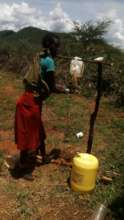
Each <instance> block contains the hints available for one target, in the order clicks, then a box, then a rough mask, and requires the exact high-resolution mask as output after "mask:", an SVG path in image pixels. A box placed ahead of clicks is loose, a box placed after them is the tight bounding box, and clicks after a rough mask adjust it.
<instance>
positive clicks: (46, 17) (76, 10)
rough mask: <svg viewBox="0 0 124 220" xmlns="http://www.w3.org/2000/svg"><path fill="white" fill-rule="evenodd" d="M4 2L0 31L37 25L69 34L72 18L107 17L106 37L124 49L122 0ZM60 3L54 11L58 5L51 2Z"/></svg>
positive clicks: (0, 6) (0, 16)
mask: <svg viewBox="0 0 124 220" xmlns="http://www.w3.org/2000/svg"><path fill="white" fill-rule="evenodd" d="M2 1H3V0H1V3H0V9H1V10H0V30H5V29H12V30H16V31H17V30H19V29H21V28H23V27H27V26H34V27H38V28H41V29H45V30H51V31H57V32H69V31H71V30H72V29H73V22H72V18H74V20H76V19H78V20H79V21H80V22H82V21H83V22H84V23H85V22H86V21H87V20H93V21H95V20H97V19H102V20H103V19H104V18H105V16H106V18H108V19H110V20H112V24H111V25H110V27H109V29H108V33H107V35H106V38H107V40H108V41H109V42H110V43H113V44H115V45H117V46H120V47H121V48H124V22H123V20H124V13H123V5H124V3H123V2H122V1H121V0H120V1H119V0H118V1H117V0H109V1H108V0H104V3H103V2H102V4H101V2H100V0H96V1H94V0H86V1H82V0H79V2H78V3H77V1H75V0H70V1H69V0H68V1H67V0H66V1H65V0H51V1H48V0H47V1H48V2H47V1H46V0H36V1H33V0H30V1H29V0H24V1H25V2H24V1H20V0H14V1H15V2H17V3H13V0H5V1H6V3H5V1H4V2H3V3H2ZM26 1H27V2H26ZM58 1H59V2H61V4H60V3H57V4H56V6H55V7H54V9H53V10H51V9H50V8H51V7H53V6H54V4H51V7H50V3H53V2H58ZM29 2H30V4H29ZM38 2H39V3H38ZM37 3H38V4H37ZM48 3H49V4H48ZM62 6H63V7H62ZM63 8H64V9H63ZM50 10H51V11H50ZM49 11H50V12H49ZM46 12H47V13H46ZM70 15H71V18H70Z"/></svg>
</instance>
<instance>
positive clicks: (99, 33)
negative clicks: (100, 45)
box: [75, 21, 110, 44]
mask: <svg viewBox="0 0 124 220" xmlns="http://www.w3.org/2000/svg"><path fill="white" fill-rule="evenodd" d="M109 24H110V21H102V22H100V21H98V22H96V23H95V24H93V23H92V22H91V21H88V22H87V23H85V24H83V25H81V27H80V26H79V24H77V23H75V30H76V34H77V36H79V39H80V41H81V42H82V43H84V44H86V43H89V42H94V43H96V42H98V41H100V40H101V41H103V35H104V34H105V33H106V32H107V28H108V26H109Z"/></svg>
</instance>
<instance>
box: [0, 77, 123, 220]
mask: <svg viewBox="0 0 124 220" xmlns="http://www.w3.org/2000/svg"><path fill="white" fill-rule="evenodd" d="M0 77H1V79H3V81H1V83H0V94H1V95H0V102H1V103H2V110H1V115H0V117H1V120H0V151H2V152H3V153H4V158H5V157H6V156H7V155H15V154H18V153H19V152H18V151H17V148H16V145H15V143H14V129H13V123H14V111H15V103H16V99H17V97H18V96H19V95H20V94H21V92H22V87H21V86H20V88H18V85H19V84H20V85H21V83H22V81H21V79H16V76H14V75H12V77H11V80H10V81H8V75H7V74H5V76H4V74H3V73H1V75H0ZM6 82H7V83H6ZM81 100H82V97H78V96H77V97H76V102H77V103H80V102H81ZM58 101H59V99H58ZM85 102H86V108H85V109H84V110H83V111H85V112H87V115H88V116H87V117H85V118H86V120H89V114H90V113H91V112H92V109H93V107H94V101H91V102H89V101H87V100H86V99H85ZM73 107H74V106H73ZM71 109H72V110H73V108H71ZM44 112H45V113H44ZM103 113H104V119H103V118H102V115H103ZM111 114H112V113H111ZM113 114H114V113H113ZM117 115H118V117H122V116H124V114H123V113H116V116H117ZM42 116H43V121H44V124H45V129H46V133H47V135H48V136H47V141H46V145H47V154H50V153H51V152H54V154H57V157H58V161H57V162H56V163H48V164H45V165H42V164H37V166H36V167H35V170H34V172H33V175H34V181H31V182H30V181H27V180H25V179H23V178H21V177H19V176H18V175H17V174H18V173H13V172H11V171H10V170H8V169H7V167H6V166H5V164H4V163H3V164H2V166H1V168H0V220H15V219H16V220H23V219H26V220H28V219H29V220H77V219H78V220H85V219H86V220H90V217H91V214H92V212H93V208H92V207H91V206H90V200H91V197H92V194H93V192H91V193H79V192H73V191H72V190H71V187H70V182H69V178H70V173H71V163H70V162H71V159H72V158H73V156H74V155H75V154H76V152H80V151H81V150H83V151H85V150H86V149H85V148H84V146H86V144H87V136H88V128H87V129H86V130H85V135H84V137H83V139H80V140H78V141H77V140H76V141H75V139H74V140H73V141H72V142H70V141H69V140H68V136H67V137H66V138H65V134H66V133H67V132H68V131H71V129H72V128H71V126H70V127H69V128H68V130H67V129H66V130H64V129H63V128H62V123H65V124H66V125H67V127H68V124H69V123H71V118H69V117H68V116H67V115H66V117H63V116H62V117H61V119H59V117H57V116H56V114H55V112H54V111H53V108H52V105H51V107H50V106H49V105H47V104H44V110H43V115H42ZM100 117H101V123H103V124H104V123H110V122H111V117H109V116H108V112H104V108H102V109H101V110H100V112H99V118H100ZM85 118H84V120H85ZM56 125H57V126H58V127H57V126H56ZM78 126H79V125H78V124H77V127H78ZM69 129H70V130H69ZM96 131H97V128H96ZM74 132H75V130H74ZM113 136H114V135H113ZM99 138H100V141H99V139H98V143H96V150H97V146H99V150H98V151H99V152H102V151H103V150H104V148H105V147H106V146H107V143H106V142H105V139H104V137H102V138H101V136H99ZM82 142H83V144H82ZM99 142H100V144H99ZM61 158H63V159H64V162H63V160H61Z"/></svg>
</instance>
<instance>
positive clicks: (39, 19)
mask: <svg viewBox="0 0 124 220" xmlns="http://www.w3.org/2000/svg"><path fill="white" fill-rule="evenodd" d="M0 8H1V13H0V30H4V29H13V30H16V31H17V30H19V29H20V28H23V27H26V26H35V27H39V28H41V29H46V30H53V31H58V32H59V31H60V32H68V31H71V30H72V28H73V22H72V21H71V19H70V18H69V16H68V15H67V14H66V13H65V12H64V11H63V10H62V8H61V5H60V4H59V3H58V4H57V6H56V7H55V9H54V10H53V11H51V12H50V13H49V14H48V15H47V16H43V14H42V11H41V10H38V9H36V8H33V7H31V6H30V5H29V4H28V3H25V2H22V3H20V4H17V3H13V4H11V5H10V4H6V3H0Z"/></svg>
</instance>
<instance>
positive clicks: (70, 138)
mask: <svg viewBox="0 0 124 220" xmlns="http://www.w3.org/2000/svg"><path fill="white" fill-rule="evenodd" d="M8 79H9V78H8V75H7V74H5V77H4V79H3V81H2V82H0V85H1V88H2V91H3V88H4V86H5V85H6V81H8ZM11 83H12V87H13V88H14V91H15V95H13V96H12V95H9V94H7V95H4V93H3V92H2V96H1V97H0V99H1V103H2V105H1V106H2V108H1V109H0V128H1V129H2V130H6V131H10V130H11V129H13V123H14V111H15V101H16V98H17V97H18V96H19V95H20V93H21V92H22V86H21V79H20V78H17V79H16V76H14V75H12V78H11ZM93 110H94V99H86V98H84V97H83V96H77V95H73V94H69V95H65V94H53V95H51V96H50V97H49V98H48V99H47V100H46V102H45V103H44V107H43V117H44V116H45V128H46V130H47V140H46V144H47V150H48V152H49V151H50V150H52V149H55V148H56V149H60V150H61V151H64V152H65V153H67V152H69V155H70V158H71V155H73V153H75V152H77V151H85V150H86V146H87V139H88V130H89V119H90V114H91V113H92V111H93ZM43 120H44V118H43ZM79 131H83V133H84V136H83V138H81V139H77V138H76V133H77V132H79ZM71 151H72V154H71ZM92 152H93V153H94V154H95V155H96V156H97V158H98V159H99V162H100V167H99V173H100V175H104V174H105V175H106V172H107V171H109V172H110V174H112V172H117V173H119V174H120V175H119V176H115V177H112V183H109V184H103V182H101V179H100V176H98V177H97V183H96V187H95V189H94V191H93V192H92V193H79V192H78V193H77V192H73V191H72V190H71V189H70V187H69V185H68V178H69V177H70V172H71V169H70V167H64V166H54V165H52V164H48V165H44V166H41V167H40V168H36V177H35V178H36V180H35V182H32V183H26V182H21V181H20V180H14V179H13V178H12V177H11V179H10V181H8V179H9V178H10V176H9V174H8V173H7V172H5V173H4V176H3V177H2V178H3V179H4V182H7V181H8V182H7V184H6V185H5V187H4V190H3V191H0V193H3V192H4V193H6V197H7V198H8V199H10V198H11V199H12V201H15V202H16V204H17V206H16V207H15V208H13V209H14V211H15V213H16V214H18V216H19V217H20V219H26V218H27V219H31V220H32V219H34V218H35V217H39V218H40V217H41V216H42V217H43V219H45V220H46V218H47V217H48V216H49V215H50V217H51V216H52V217H53V216H54V214H56V218H55V220H56V219H57V218H58V219H57V220H59V219H60V216H59V215H57V213H59V212H60V213H61V212H62V214H63V216H64V217H65V219H66V217H67V216H68V218H67V219H69V214H70V213H73V211H74V210H75V213H76V211H79V213H80V218H79V216H78V214H79V213H78V214H77V216H76V217H75V218H78V219H82V218H81V215H82V216H83V213H85V211H86V210H88V212H89V213H90V214H91V213H92V212H93V210H94V209H95V207H96V205H97V204H99V203H103V202H104V201H106V202H107V205H108V206H112V204H114V202H115V203H116V201H117V199H118V198H121V195H122V193H123V192H124V181H123V180H124V174H123V173H124V172H123V170H124V163H123V160H124V119H123V111H122V110H121V109H116V108H114V107H113V106H112V105H110V104H109V103H108V100H107V99H106V98H104V97H103V98H102V100H101V103H100V109H99V113H98V116H97V120H96V124H95V128H94V139H93V148H92ZM3 158H4V155H3V153H2V152H1V153H0V161H3ZM1 169H2V172H4V167H3V166H1ZM1 190H2V187H1ZM120 200H121V199H120ZM52 204H53V210H54V211H53V210H52V209H51V206H52ZM121 204H122V203H121ZM121 204H120V208H119V209H118V210H120V211H118V210H117V209H116V207H117V206H115V207H114V208H113V209H112V210H113V211H114V212H115V213H116V215H117V217H118V216H123V213H122V211H121ZM47 206H48V209H50V210H51V212H50V214H49V213H48V212H47V211H46V209H47ZM5 209H7V210H9V209H8V207H5ZM58 210H59V211H58ZM63 210H64V211H63ZM66 210H67V211H68V213H66ZM14 211H13V212H14ZM53 213H54V214H53ZM89 213H88V215H89ZM47 215H48V216H47ZM45 216H46V218H45ZM52 217H51V218H52ZM72 218H73V219H74V216H73V214H72ZM20 219H19V220H20ZM49 219H50V218H48V220H49ZM117 219H118V218H117ZM120 219H121V218H120ZM122 219H123V218H122Z"/></svg>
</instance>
